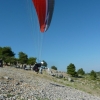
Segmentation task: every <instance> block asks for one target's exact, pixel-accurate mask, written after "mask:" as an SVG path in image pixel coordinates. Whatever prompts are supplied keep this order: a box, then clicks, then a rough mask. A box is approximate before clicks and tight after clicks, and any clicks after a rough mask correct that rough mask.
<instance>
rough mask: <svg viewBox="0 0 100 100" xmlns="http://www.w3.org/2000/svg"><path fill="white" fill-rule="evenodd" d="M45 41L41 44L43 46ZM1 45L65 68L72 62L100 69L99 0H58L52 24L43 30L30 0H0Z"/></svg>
mask: <svg viewBox="0 0 100 100" xmlns="http://www.w3.org/2000/svg"><path fill="white" fill-rule="evenodd" d="M41 44H42V46H41ZM0 46H2V47H4V46H10V47H11V48H12V50H13V51H14V52H15V53H16V57H17V56H18V52H20V51H23V52H24V53H26V54H28V57H39V55H38V53H40V52H41V53H40V58H41V60H45V61H46V62H47V63H48V67H51V66H52V65H55V66H56V67H57V68H58V70H61V71H66V67H67V66H68V65H69V64H70V63H73V64H74V65H75V66H76V69H79V68H83V69H84V70H85V71H86V72H90V71H91V70H92V69H93V70H95V71H100V0H55V8H54V14H53V18H52V22H51V25H50V28H49V29H48V31H47V32H45V33H40V31H39V25H38V20H37V16H36V13H35V10H34V7H33V4H32V2H31V0H0Z"/></svg>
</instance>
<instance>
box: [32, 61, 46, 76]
mask: <svg viewBox="0 0 100 100" xmlns="http://www.w3.org/2000/svg"><path fill="white" fill-rule="evenodd" d="M43 63H44V62H41V63H35V65H34V67H33V70H34V71H35V72H37V74H38V72H39V68H40V67H41V66H42V65H43Z"/></svg>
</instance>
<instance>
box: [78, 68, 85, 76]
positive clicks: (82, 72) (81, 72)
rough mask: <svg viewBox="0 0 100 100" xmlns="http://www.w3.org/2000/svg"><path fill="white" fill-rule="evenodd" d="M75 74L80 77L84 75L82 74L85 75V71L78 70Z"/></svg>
mask: <svg viewBox="0 0 100 100" xmlns="http://www.w3.org/2000/svg"><path fill="white" fill-rule="evenodd" d="M77 73H78V74H80V75H84V74H85V71H84V70H83V69H82V68H80V69H79V70H78V71H77Z"/></svg>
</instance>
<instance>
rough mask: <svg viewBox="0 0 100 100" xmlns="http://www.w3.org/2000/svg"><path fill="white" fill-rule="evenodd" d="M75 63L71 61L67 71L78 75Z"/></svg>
mask: <svg viewBox="0 0 100 100" xmlns="http://www.w3.org/2000/svg"><path fill="white" fill-rule="evenodd" d="M75 69H76V68H75V65H74V64H72V63H70V64H69V65H68V66H67V73H68V74H70V75H72V76H75V75H76V72H75Z"/></svg>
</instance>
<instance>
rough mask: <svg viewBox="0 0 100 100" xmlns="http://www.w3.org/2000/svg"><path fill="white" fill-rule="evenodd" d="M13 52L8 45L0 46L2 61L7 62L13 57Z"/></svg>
mask: <svg viewBox="0 0 100 100" xmlns="http://www.w3.org/2000/svg"><path fill="white" fill-rule="evenodd" d="M14 55H15V54H14V52H13V51H12V50H11V48H10V47H0V58H2V59H3V60H4V62H6V64H7V63H9V62H10V61H11V58H12V57H14Z"/></svg>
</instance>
